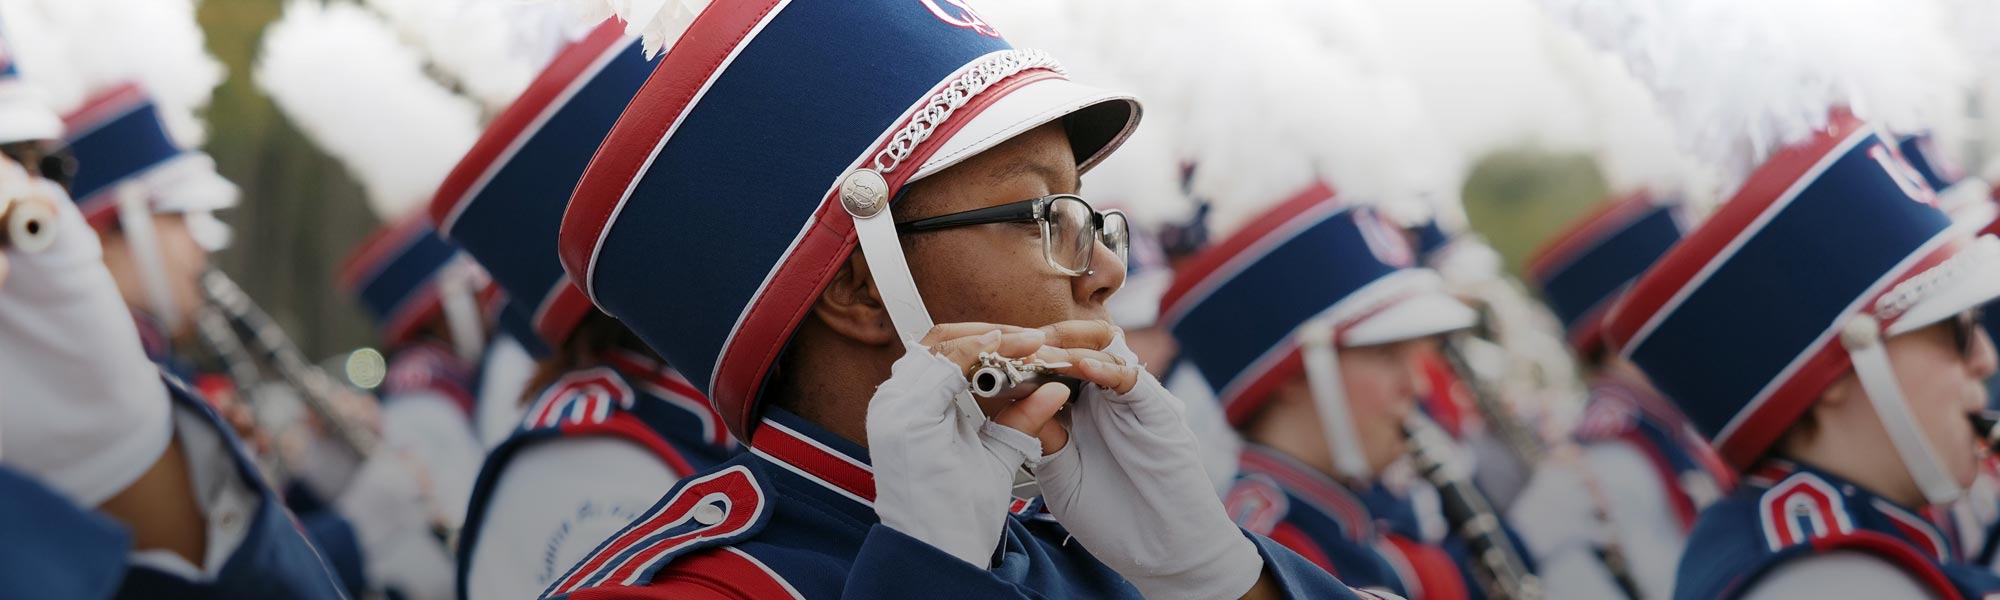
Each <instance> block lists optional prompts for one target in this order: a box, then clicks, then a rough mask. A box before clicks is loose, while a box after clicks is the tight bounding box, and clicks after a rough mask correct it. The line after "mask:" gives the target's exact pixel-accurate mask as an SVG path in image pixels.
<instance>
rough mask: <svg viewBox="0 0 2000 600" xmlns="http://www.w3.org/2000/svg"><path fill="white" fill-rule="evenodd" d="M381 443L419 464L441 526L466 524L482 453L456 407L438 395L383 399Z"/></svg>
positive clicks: (414, 394) (413, 394) (416, 393)
mask: <svg viewBox="0 0 2000 600" xmlns="http://www.w3.org/2000/svg"><path fill="white" fill-rule="evenodd" d="M382 439H383V440H384V441H386V442H388V443H389V444H390V445H391V446H393V447H395V448H397V449H401V450H404V451H407V452H409V453H410V454H411V455H412V456H414V457H415V458H416V459H417V462H419V463H422V464H423V466H424V471H425V473H426V475H427V476H428V478H429V480H430V484H431V488H430V489H431V493H432V494H433V495H434V496H435V497H436V498H437V500H438V502H437V507H438V509H439V510H442V511H444V512H445V515H444V517H445V520H446V521H448V522H451V523H458V522H462V521H464V520H465V503H466V500H467V499H468V498H471V497H472V481H473V478H474V477H476V476H478V475H479V463H480V461H481V460H483V459H484V458H485V455H486V452H485V448H484V447H483V446H481V445H480V444H479V440H478V439H476V438H474V437H473V434H472V423H471V421H470V420H469V417H468V415H466V414H465V411H463V410H461V409H460V408H459V407H458V404H457V403H456V402H453V401H452V400H451V399H449V398H446V397H445V396H444V395H442V394H438V393H435V392H426V391H413V392H403V393H399V394H396V395H394V396H392V397H389V398H385V399H383V402H382Z"/></svg>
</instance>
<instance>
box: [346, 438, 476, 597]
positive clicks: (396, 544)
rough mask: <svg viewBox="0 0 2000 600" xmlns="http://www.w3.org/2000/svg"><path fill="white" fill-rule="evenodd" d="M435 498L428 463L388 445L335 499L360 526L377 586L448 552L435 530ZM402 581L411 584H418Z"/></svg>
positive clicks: (357, 536) (369, 571) (351, 521)
mask: <svg viewBox="0 0 2000 600" xmlns="http://www.w3.org/2000/svg"><path fill="white" fill-rule="evenodd" d="M433 498H434V496H433V495H432V494H431V484H430V478H429V474H428V473H427V472H425V470H424V468H423V464H422V463H421V462H420V461H418V460H417V459H416V457H414V456H410V455H409V454H408V453H406V452H403V451H402V450H400V449H397V448H393V447H389V446H383V447H381V448H379V449H378V450H377V451H376V452H374V453H373V455H372V456H369V457H368V460H367V461H366V462H363V463H362V464H361V469H360V471H359V472H357V473H355V475H354V479H353V481H350V482H348V484H347V489H346V491H343V492H341V494H340V497H339V498H336V499H335V500H334V501H333V506H334V510H335V511H337V512H339V513H340V516H342V517H344V518H346V519H347V522H348V524H349V525H352V526H353V528H354V537H355V541H356V542H358V543H359V544H360V545H361V556H362V557H363V561H364V563H365V564H364V565H363V568H364V569H365V572H366V577H367V580H368V582H369V583H370V585H371V586H374V587H381V586H383V585H385V584H387V583H389V580H392V579H399V578H398V577H391V574H407V573H408V572H409V571H410V569H409V567H410V565H411V564H412V562H411V561H416V560H422V559H428V558H436V557H440V556H443V555H445V554H446V552H445V549H444V544H443V541H442V540H439V539H438V537H437V535H436V533H435V532H434V530H433V528H432V524H433V523H436V522H438V521H437V510H436V508H435V507H436V501H435V500H434V499H433ZM425 562H436V561H425ZM447 562H448V561H447ZM439 572H440V573H448V572H449V570H448V569H447V570H445V571H439ZM397 583H399V584H402V585H404V586H409V585H410V584H411V583H412V582H410V581H399V582H397ZM428 583H432V584H434V583H436V582H435V581H433V582H428ZM413 587H416V588H430V587H434V586H432V585H418V586H413Z"/></svg>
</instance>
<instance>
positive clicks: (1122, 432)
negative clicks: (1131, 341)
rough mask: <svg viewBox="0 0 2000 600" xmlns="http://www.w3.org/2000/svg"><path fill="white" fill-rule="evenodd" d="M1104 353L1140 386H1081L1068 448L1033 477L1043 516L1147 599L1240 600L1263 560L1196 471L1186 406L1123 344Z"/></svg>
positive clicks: (1198, 459)
mask: <svg viewBox="0 0 2000 600" xmlns="http://www.w3.org/2000/svg"><path fill="white" fill-rule="evenodd" d="M1105 352H1106V353H1108V354H1110V355H1111V356H1113V357H1115V358H1117V359H1119V360H1120V361H1122V362H1123V364H1124V366H1122V367H1115V368H1124V369H1132V370H1135V371H1137V373H1136V377H1137V380H1136V383H1134V384H1133V386H1132V388H1131V389H1130V390H1129V391H1127V392H1125V393H1122V394H1121V393H1118V392H1116V391H1112V390H1107V389H1104V388H1103V387H1099V386H1097V385H1088V386H1085V387H1084V392H1083V394H1082V396H1083V397H1082V399H1081V400H1080V401H1078V402H1077V403H1076V404H1075V405H1073V406H1072V408H1071V413H1070V419H1071V420H1070V430H1069V436H1070V438H1069V444H1068V445H1067V446H1064V447H1063V449H1062V450H1059V451H1057V452H1056V453H1055V454H1053V455H1050V456H1049V457H1047V458H1045V459H1043V460H1042V463H1041V464H1040V465H1039V466H1037V467H1035V469H1034V470H1035V480H1036V481H1037V482H1038V483H1040V484H1041V488H1042V497H1043V499H1045V500H1047V501H1048V506H1049V512H1051V513H1054V514H1055V516H1056V519H1057V520H1059V521H1061V522H1062V524H1063V527H1065V528H1067V529H1068V530H1069V532H1070V534H1072V535H1074V536H1076V539H1077V540H1078V541H1080V542H1082V543H1083V545H1084V547H1086V548H1089V549H1090V553H1091V555H1092V556H1095V557H1096V558H1097V559H1098V560H1100V561H1103V562H1104V564H1106V565H1108V566H1110V567H1111V568H1112V569H1114V570H1116V571H1118V573H1119V574H1120V575H1124V576H1125V578H1126V579H1128V580H1130V581H1131V582H1132V584H1133V585H1134V586H1137V587H1138V588H1139V592H1140V593H1141V594H1143V595H1144V596H1145V597H1147V598H1236V597H1239V596H1242V595H1243V594H1244V593H1245V592H1247V591H1249V590H1250V588H1251V586H1253V585H1255V584H1256V583H1257V580H1258V578H1259V577H1261V576H1262V575H1263V570H1264V559H1263V557H1262V556H1260V555H1259V554H1258V553H1257V547H1256V545H1255V544H1252V543H1251V542H1250V540H1249V538H1247V537H1245V536H1244V534H1243V532H1242V531H1241V530H1239V529H1237V528H1236V524H1235V523H1233V522H1231V521H1230V519H1229V515H1228V513H1226V512H1225V511H1224V510H1223V508H1222V501H1221V500H1220V499H1219V498H1218V497H1217V496H1216V493H1215V487H1214V486H1213V485H1212V484H1211V483H1210V482H1209V480H1208V476H1207V475H1206V474H1205V472H1204V471H1203V470H1202V458H1201V450H1200V448H1199V446H1198V444H1197V442H1196V441H1195V437H1194V434H1193V433H1192V432H1190V431H1189V430H1188V426H1187V422H1186V417H1185V414H1184V413H1185V410H1186V409H1185V407H1184V406H1183V405H1182V403H1181V401H1180V400H1179V399H1178V398H1175V397H1174V396H1173V395H1172V394H1169V393H1167V391H1166V389H1165V388H1163V387H1161V386H1160V382H1159V381H1157V380H1155V379H1153V376H1152V375H1150V374H1148V373H1146V371H1145V369H1143V368H1139V367H1138V366H1137V365H1138V364H1139V363H1138V358H1137V357H1135V356H1133V355H1132V351H1131V350H1130V349H1128V348H1126V347H1125V341H1124V339H1123V337H1122V336H1121V337H1117V338H1114V339H1113V340H1112V342H1111V345H1110V346H1109V347H1107V348H1105Z"/></svg>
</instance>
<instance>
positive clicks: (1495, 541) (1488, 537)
mask: <svg viewBox="0 0 2000 600" xmlns="http://www.w3.org/2000/svg"><path fill="white" fill-rule="evenodd" d="M1403 439H1404V440H1406V441H1408V443H1409V446H1410V447H1409V452H1410V459H1411V462H1412V463H1413V464H1414V466H1415V467H1416V470H1417V473H1418V474H1419V475H1422V476H1423V478H1424V480H1425V481H1427V482H1429V483H1430V484H1431V487H1434V488H1437V493H1438V503H1439V505H1440V508H1441V509H1442V511H1443V512H1444V519H1445V522H1446V523H1447V524H1448V525H1449V526H1450V527H1451V531H1452V532H1453V533H1456V534H1458V537H1459V539H1460V540H1463V541H1464V542H1465V547H1466V550H1467V552H1468V553H1469V554H1470V555H1471V557H1472V571H1473V576H1474V578H1475V579H1477V580H1478V581H1479V585H1480V588H1481V589H1484V590H1485V591H1486V595H1487V596H1488V597H1491V598H1495V599H1496V600H1541V598H1542V582H1541V580H1540V579H1539V578H1537V577H1535V575H1534V574H1533V573H1529V572H1528V568H1527V567H1526V566H1525V565H1526V564H1527V563H1526V561H1524V560H1522V559H1521V555H1520V554H1519V553H1517V552H1516V551H1515V549H1514V544H1513V542H1512V541H1511V540H1509V539H1507V532H1506V531H1505V530H1504V529H1503V528H1502V527H1501V526H1500V517H1499V515H1496V514H1494V513H1493V506H1492V505H1491V504H1488V503H1487V502H1486V497H1485V496H1484V495H1482V494H1480V492H1479V490H1477V489H1475V488H1473V487H1472V483H1471V482H1469V481H1466V480H1465V478H1464V477H1463V476H1460V475H1457V474H1454V473H1451V472H1450V469H1449V468H1448V467H1447V466H1446V462H1445V460H1446V459H1445V452H1448V451H1449V450H1448V445H1449V442H1448V441H1446V440H1445V439H1444V434H1443V432H1442V431H1441V430H1439V429H1438V426H1437V424H1436V423H1432V422H1431V420H1430V419H1429V418H1426V417H1424V416H1422V415H1412V416H1411V417H1410V418H1409V419H1408V420H1407V421H1405V422H1404V424H1403Z"/></svg>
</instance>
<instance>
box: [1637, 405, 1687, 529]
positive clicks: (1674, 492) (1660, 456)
mask: <svg viewBox="0 0 2000 600" xmlns="http://www.w3.org/2000/svg"><path fill="white" fill-rule="evenodd" d="M1619 439H1620V440H1623V441H1624V442H1625V443H1626V444H1630V445H1631V446H1632V447H1633V448H1635V449H1637V450H1638V451H1639V453H1640V454H1643V455H1645V456H1646V462H1648V463H1651V464H1652V465H1653V474H1654V475H1657V476H1659V478H1660V483H1661V484H1662V486H1663V487H1665V488H1666V489H1667V492H1668V493H1667V504H1668V505H1669V506H1670V507H1671V508H1673V509H1674V522H1675V523H1679V524H1680V526H1681V531H1682V532H1683V533H1685V532H1688V531H1692V530H1693V529H1694V521H1695V517H1696V516H1697V515H1698V514H1699V513H1700V512H1701V509H1700V507H1697V506H1695V505H1694V497H1693V496H1689V495H1688V493H1687V490H1685V489H1682V485H1681V473H1680V471H1677V470H1675V469H1674V465H1673V463H1672V462H1669V461H1668V460H1667V455H1666V452H1665V451H1664V450H1662V449H1660V447H1658V446H1655V445H1653V441H1652V440H1651V439H1648V438H1647V437H1646V434H1644V433H1641V432H1640V431H1639V430H1637V429H1631V430H1628V431H1626V432H1625V434H1624V435H1622V436H1619Z"/></svg>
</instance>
